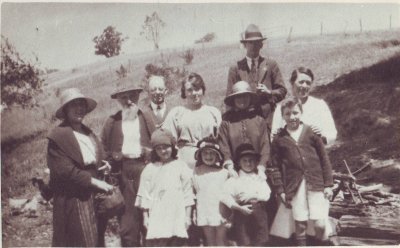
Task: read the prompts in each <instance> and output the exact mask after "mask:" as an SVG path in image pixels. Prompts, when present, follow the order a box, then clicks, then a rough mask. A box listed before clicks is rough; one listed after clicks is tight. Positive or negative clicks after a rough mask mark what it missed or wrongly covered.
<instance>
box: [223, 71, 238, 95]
mask: <svg viewBox="0 0 400 248" xmlns="http://www.w3.org/2000/svg"><path fill="white" fill-rule="evenodd" d="M237 81H239V78H238V75H237V67H236V66H232V67H230V68H229V72H228V84H227V87H226V95H230V94H231V93H232V87H233V85H234V84H235V83H236V82H237Z"/></svg>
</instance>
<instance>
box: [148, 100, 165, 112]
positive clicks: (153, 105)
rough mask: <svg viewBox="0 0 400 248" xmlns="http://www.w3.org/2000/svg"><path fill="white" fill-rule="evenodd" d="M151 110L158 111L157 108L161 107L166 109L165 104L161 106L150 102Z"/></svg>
mask: <svg viewBox="0 0 400 248" xmlns="http://www.w3.org/2000/svg"><path fill="white" fill-rule="evenodd" d="M150 105H151V108H152V109H153V110H157V107H158V106H160V107H161V109H164V108H165V107H166V104H165V102H163V103H161V104H160V105H157V104H155V103H154V102H150Z"/></svg>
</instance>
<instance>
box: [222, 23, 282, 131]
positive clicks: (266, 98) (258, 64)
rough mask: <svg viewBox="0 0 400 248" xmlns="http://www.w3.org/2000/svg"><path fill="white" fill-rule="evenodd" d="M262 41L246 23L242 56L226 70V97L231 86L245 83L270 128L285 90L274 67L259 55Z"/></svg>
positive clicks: (256, 31)
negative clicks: (247, 84)
mask: <svg viewBox="0 0 400 248" xmlns="http://www.w3.org/2000/svg"><path fill="white" fill-rule="evenodd" d="M266 39H267V38H265V37H263V35H262V34H261V31H260V30H259V28H258V27H257V26H256V25H254V24H250V25H249V26H248V27H247V28H246V30H245V32H244V33H243V35H242V40H241V41H240V42H241V43H242V44H243V45H244V47H245V48H246V57H245V58H244V59H242V60H240V61H238V62H237V63H236V64H235V65H233V66H231V67H230V69H229V74H228V87H227V91H226V95H227V96H228V95H230V94H231V93H232V86H233V84H235V83H236V82H239V81H246V82H248V83H249V84H250V86H251V88H252V90H253V92H255V93H257V94H258V95H259V99H260V102H259V104H260V105H261V110H262V113H261V114H262V116H263V117H264V118H265V119H267V123H268V125H269V128H271V123H272V116H273V112H274V110H275V106H276V103H278V102H280V101H281V100H282V99H283V98H285V95H286V92H287V90H286V88H285V85H284V82H283V80H282V75H281V72H280V70H279V67H278V64H277V63H276V62H275V61H274V60H272V59H269V58H264V57H262V56H260V50H261V48H262V47H263V41H264V40H266Z"/></svg>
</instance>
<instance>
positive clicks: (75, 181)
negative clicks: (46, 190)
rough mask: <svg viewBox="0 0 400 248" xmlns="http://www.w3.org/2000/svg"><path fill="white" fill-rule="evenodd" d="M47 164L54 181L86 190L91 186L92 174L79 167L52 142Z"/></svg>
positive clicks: (49, 146) (48, 151) (50, 141)
mask: <svg viewBox="0 0 400 248" xmlns="http://www.w3.org/2000/svg"><path fill="white" fill-rule="evenodd" d="M47 163H48V167H49V169H50V177H51V180H52V181H54V182H55V181H58V182H63V183H67V184H71V186H80V187H86V188H87V187H89V186H90V185H91V178H92V175H91V173H90V172H89V171H85V170H82V169H80V168H79V167H77V166H76V165H75V164H74V162H73V161H72V160H71V159H70V158H69V157H68V156H67V155H66V154H65V153H64V152H63V151H62V150H61V149H60V148H59V147H58V146H57V145H56V143H55V142H53V141H52V140H49V144H48V149H47Z"/></svg>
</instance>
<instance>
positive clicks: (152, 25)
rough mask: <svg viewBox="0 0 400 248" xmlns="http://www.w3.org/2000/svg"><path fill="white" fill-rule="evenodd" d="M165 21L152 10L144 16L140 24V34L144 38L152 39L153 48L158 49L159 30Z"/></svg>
mask: <svg viewBox="0 0 400 248" xmlns="http://www.w3.org/2000/svg"><path fill="white" fill-rule="evenodd" d="M165 25H166V24H165V22H164V21H163V20H161V18H160V17H159V16H158V14H157V12H155V11H154V12H153V14H151V16H146V19H145V20H144V24H143V25H142V31H141V32H140V35H143V36H145V38H146V40H148V41H152V42H153V44H154V49H155V50H158V49H159V42H160V32H161V29H162V28H164V27H165Z"/></svg>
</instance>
